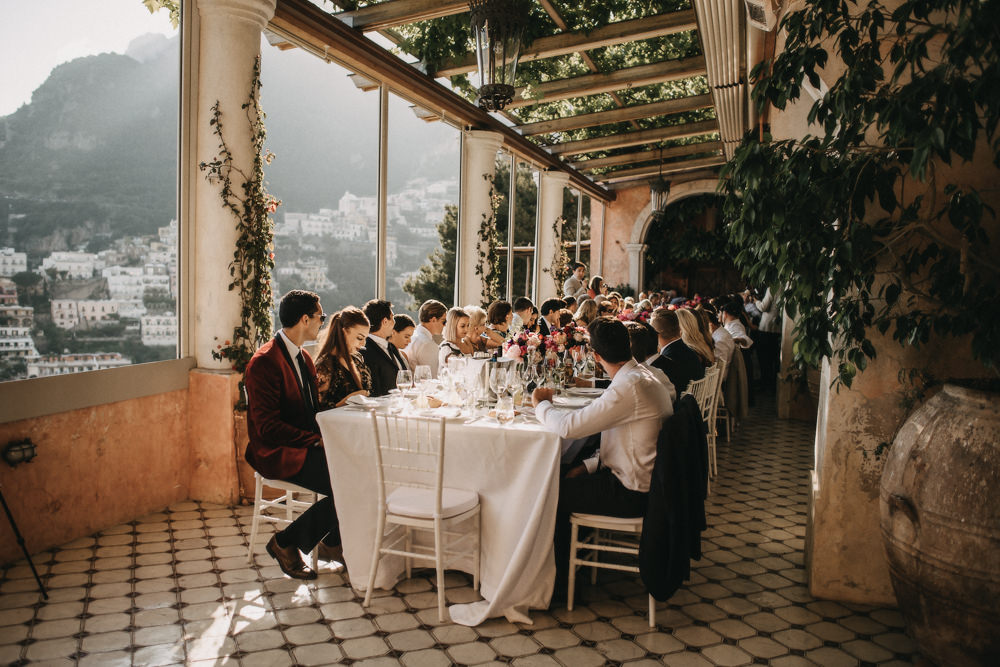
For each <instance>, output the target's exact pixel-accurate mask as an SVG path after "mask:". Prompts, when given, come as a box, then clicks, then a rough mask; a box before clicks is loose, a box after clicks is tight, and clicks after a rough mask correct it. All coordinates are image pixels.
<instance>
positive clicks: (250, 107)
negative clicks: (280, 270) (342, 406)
mask: <svg viewBox="0 0 1000 667" xmlns="http://www.w3.org/2000/svg"><path fill="white" fill-rule="evenodd" d="M259 99H260V56H258V57H257V59H256V60H255V61H254V67H253V78H252V80H251V84H250V95H249V98H248V99H247V101H246V102H245V103H243V105H242V107H241V108H242V109H243V110H244V112H245V113H246V118H247V122H248V125H249V130H250V137H251V146H252V149H253V164H252V166H251V168H250V173H249V174H247V173H245V172H244V171H243V170H241V169H240V168H239V167H237V166H235V165H234V164H233V155H232V152H230V150H229V146H228V144H227V143H226V140H225V137H224V136H223V129H222V112H221V111H220V110H219V102H218V101H216V103H215V104H214V105H213V106H212V119H211V120H210V121H209V125H211V126H212V129H213V132H214V133H215V136H217V137H218V138H219V152H218V153H217V154H216V155H215V157H213V158H212V159H211V160H209V161H208V162H202V163H200V164H199V165H198V168H199V169H200V170H201V171H203V172H206V174H205V177H206V179H207V180H208V182H209V183H212V184H218V185H219V186H220V190H219V196H220V197H221V199H222V205H223V206H224V207H225V208H227V209H228V210H229V211H230V212H231V213H232V214H233V217H234V218H236V230H237V232H239V235H238V237H237V239H236V249H235V251H234V252H233V261H232V262H230V263H229V275H230V276H232V282H230V283H229V291H231V292H232V291H236V292H238V293H239V295H240V324H239V325H238V326H237V327H236V328H235V329H234V330H233V335H232V338H231V339H229V340H226V341H225V342H224V343H221V344H219V345H217V346H216V349H214V350H212V358H213V359H216V360H220V361H221V360H223V359H228V360H229V361H231V362H232V365H233V370H236V371H239V372H240V373H242V372H243V371H244V370H245V369H246V366H247V363H248V362H249V361H250V358H251V357H252V356H253V354H254V352H255V351H256V350H257V348H258V347H259V346H260V345H261V344H262V343H264V342H265V341H266V340H267V339H268V338H270V336H271V333H272V321H271V306H272V296H271V270H272V269H273V268H274V243H273V242H274V222H273V220H271V217H270V214H271V213H274V211H275V209H277V207H278V206H280V205H281V201H279V200H278V199H276V198H275V197H273V196H272V195H271V194H269V193H268V192H267V187H266V183H265V181H264V165H265V164H270V162H271V160H272V159H273V158H274V154H273V153H271V152H270V151H268V150H267V149H266V148H264V141H265V139H266V138H267V130H266V129H265V127H264V119H265V118H266V117H267V116H266V114H265V113H264V112H263V110H262V109H261V108H260V103H259ZM233 174H236V175H238V176H239V177H240V178H242V179H243V180H242V183H240V184H239V186H238V188H237V189H234V187H233V181H232V178H233ZM239 191H242V193H243V194H242V195H240V194H238V192H239Z"/></svg>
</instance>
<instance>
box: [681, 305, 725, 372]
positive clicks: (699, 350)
mask: <svg viewBox="0 0 1000 667" xmlns="http://www.w3.org/2000/svg"><path fill="white" fill-rule="evenodd" d="M675 312H676V313H677V321H678V323H679V324H680V325H681V340H682V341H684V344H685V345H687V346H688V347H689V348H691V349H692V350H694V351H695V354H697V355H698V358H699V359H700V360H701V363H702V365H704V366H711V365H712V364H714V363H715V352H713V351H712V346H711V345H709V344H708V343H707V342H706V341H705V337H704V336H702V335H701V328H700V327H699V326H698V316H697V315H695V314H694V312H693V311H691V310H690V309H688V308H678V309H677V310H676V311H675Z"/></svg>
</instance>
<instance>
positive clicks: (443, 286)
mask: <svg viewBox="0 0 1000 667" xmlns="http://www.w3.org/2000/svg"><path fill="white" fill-rule="evenodd" d="M437 233H438V241H439V243H440V245H439V246H438V247H437V248H435V249H434V251H433V252H431V254H430V255H429V256H428V257H427V261H426V262H424V265H423V266H421V267H420V270H419V271H418V272H417V275H415V276H412V277H410V278H409V279H407V281H406V283H404V284H403V291H405V292H406V293H407V294H409V295H410V296H411V297H413V303H412V304H411V305H410V307H409V308H410V310H416V309H417V308H419V306H420V304H421V303H423V302H424V301H427V300H428V299H437V300H438V301H440V302H441V303H451V302H452V301H453V300H454V298H455V263H456V261H457V260H456V252H455V248H456V243H457V237H458V207H457V206H446V207H445V210H444V219H443V220H441V222H439V223H438V226H437Z"/></svg>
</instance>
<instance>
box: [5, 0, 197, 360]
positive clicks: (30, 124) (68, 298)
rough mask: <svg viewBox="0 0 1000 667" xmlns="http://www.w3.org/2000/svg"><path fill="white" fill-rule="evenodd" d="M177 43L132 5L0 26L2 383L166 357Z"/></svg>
mask: <svg viewBox="0 0 1000 667" xmlns="http://www.w3.org/2000/svg"><path fill="white" fill-rule="evenodd" d="M179 58H180V37H179V34H178V29H177V28H176V27H175V26H174V25H172V23H171V19H170V15H169V13H168V12H167V11H158V12H156V13H154V14H150V12H149V11H148V10H147V9H146V8H145V7H144V6H143V3H141V2H139V1H138V0H102V1H101V2H96V3H94V2H91V3H82V2H78V1H75V0H51V1H47V2H19V3H8V6H7V7H6V8H5V10H4V15H3V22H2V23H0V63H3V85H2V86H0V380H16V379H21V378H28V377H42V376H49V375H61V374H65V373H74V372H79V371H85V370H96V369H101V368H113V367H117V366H123V365H128V364H133V363H140V362H146V361H156V360H162V359H171V358H175V357H176V356H177V304H176V299H177V245H178V244H177V205H176V201H177V167H176V165H177V136H178V132H177V121H178V119H177V109H178V92H179V80H178V76H179V71H180V67H179Z"/></svg>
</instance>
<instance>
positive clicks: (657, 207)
mask: <svg viewBox="0 0 1000 667" xmlns="http://www.w3.org/2000/svg"><path fill="white" fill-rule="evenodd" d="M669 194H670V181H667V180H664V178H663V176H660V177H658V178H657V179H656V180H655V181H650V182H649V210H650V211H652V213H653V215H658V214H659V213H661V212H662V211H663V209H664V208H666V206H667V196H668V195H669Z"/></svg>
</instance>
